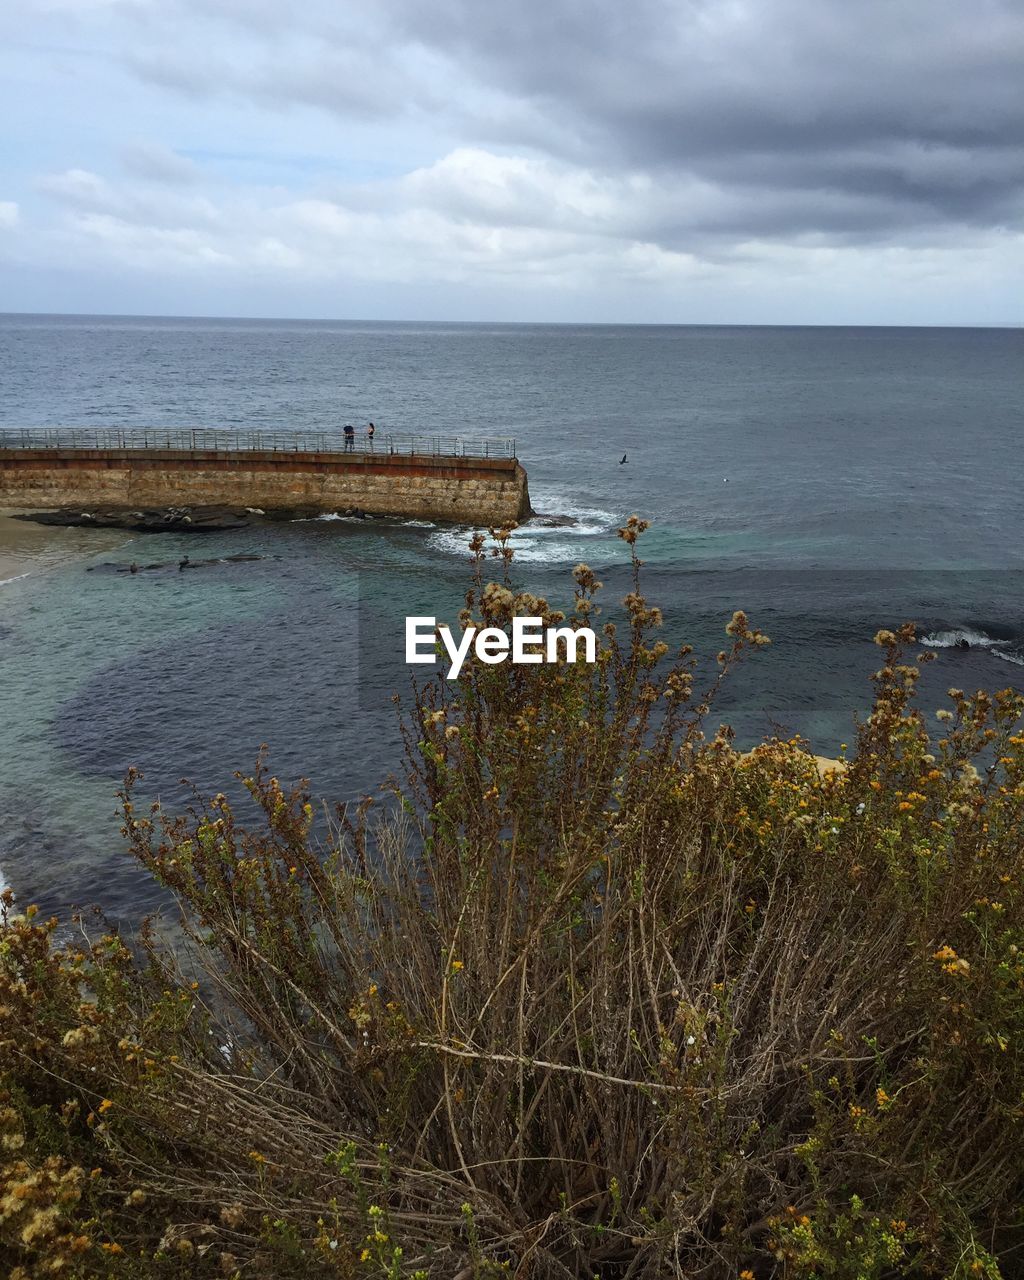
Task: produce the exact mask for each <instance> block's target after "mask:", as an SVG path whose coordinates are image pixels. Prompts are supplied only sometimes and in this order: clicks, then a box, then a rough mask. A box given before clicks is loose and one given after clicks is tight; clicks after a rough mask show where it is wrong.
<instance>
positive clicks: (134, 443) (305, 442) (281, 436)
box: [0, 427, 516, 458]
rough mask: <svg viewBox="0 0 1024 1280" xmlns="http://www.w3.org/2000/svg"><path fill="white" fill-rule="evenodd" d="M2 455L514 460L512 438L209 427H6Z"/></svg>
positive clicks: (1, 433) (1, 435) (1, 431)
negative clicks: (170, 453) (164, 452)
mask: <svg viewBox="0 0 1024 1280" xmlns="http://www.w3.org/2000/svg"><path fill="white" fill-rule="evenodd" d="M0 449H173V450H176V451H179V452H197V453H198V452H203V453H206V452H215V453H245V452H261V453H358V454H367V455H376V454H385V455H389V454H426V455H430V456H433V457H442V458H514V457H516V442H515V439H514V438H513V437H511V436H437V435H427V434H423V433H406V432H394V431H384V430H382V429H380V428H378V429H377V434H376V435H375V436H374V438H373V440H372V441H371V440H370V439H369V438H368V437H367V435H366V432H365V430H361V431H357V432H356V434H355V436H354V437H348V438H346V436H345V434H344V433H343V432H342V431H340V430H337V429H335V430H332V431H258V430H257V431H248V430H246V431H230V430H221V431H215V430H210V429H208V428H205V427H195V428H193V427H0Z"/></svg>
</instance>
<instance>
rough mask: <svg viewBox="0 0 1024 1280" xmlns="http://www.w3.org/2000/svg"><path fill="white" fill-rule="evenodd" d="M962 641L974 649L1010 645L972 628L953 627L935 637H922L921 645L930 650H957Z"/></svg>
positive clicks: (937, 632)
mask: <svg viewBox="0 0 1024 1280" xmlns="http://www.w3.org/2000/svg"><path fill="white" fill-rule="evenodd" d="M962 640H966V641H967V643H968V644H969V645H970V646H971V648H972V649H994V648H998V647H999V646H1001V645H1005V644H1008V643H1009V642H1008V641H1006V640H997V639H995V637H994V636H989V635H986V634H985V632H984V631H975V630H974V629H973V628H971V627H951V628H950V629H949V630H948V631H936V633H935V634H934V635H931V636H924V637H922V639H921V643H922V644H923V645H927V647H928V648H929V649H955V648H956V647H957V645H958V644H960V642H961V641H962Z"/></svg>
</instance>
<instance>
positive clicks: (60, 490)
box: [0, 449, 530, 525]
mask: <svg viewBox="0 0 1024 1280" xmlns="http://www.w3.org/2000/svg"><path fill="white" fill-rule="evenodd" d="M0 506H7V507H20V508H23V509H26V510H36V511H38V510H48V509H53V508H59V507H76V508H83V509H88V508H89V507H117V508H121V509H123V510H135V509H137V508H140V507H184V506H224V507H239V508H241V507H261V508H262V509H263V510H264V511H267V512H268V513H272V512H274V511H275V510H279V511H280V510H288V509H291V508H295V507H308V508H312V509H314V510H316V511H324V512H327V511H339V510H344V509H345V508H347V507H359V508H361V509H362V510H363V511H367V512H372V513H374V514H375V515H394V516H402V517H406V518H411V519H421V520H452V521H458V522H460V523H465V524H478V525H497V524H506V523H508V522H510V521H513V520H520V519H522V518H523V517H524V516H526V515H528V514H529V510H530V499H529V494H528V491H527V485H526V472H525V471H524V470H523V468H522V467H521V466H520V465H519V463H518V462H517V461H516V460H515V459H514V458H454V457H453V458H448V457H434V456H432V455H426V454H422V455H421V454H414V455H408V454H406V455H400V454H396V455H391V456H389V455H386V454H382V453H378V454H372V453H365V454H363V453H356V454H351V453H349V454H344V453H341V454H337V453H332V454H325V453H287V454H286V453H258V452H245V453H234V452H232V453H213V452H205V453H204V452H196V453H192V452H178V451H176V450H160V449H152V450H141V449H130V450H128V449H126V450H98V449H0Z"/></svg>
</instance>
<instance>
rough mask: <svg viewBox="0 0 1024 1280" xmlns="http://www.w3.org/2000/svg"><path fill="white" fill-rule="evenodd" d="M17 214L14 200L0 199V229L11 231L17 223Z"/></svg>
mask: <svg viewBox="0 0 1024 1280" xmlns="http://www.w3.org/2000/svg"><path fill="white" fill-rule="evenodd" d="M18 214H19V211H18V205H17V203H16V202H15V201H14V200H0V231H12V230H13V229H14V228H15V227H16V226H17V225H18Z"/></svg>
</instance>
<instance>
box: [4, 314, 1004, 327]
mask: <svg viewBox="0 0 1024 1280" xmlns="http://www.w3.org/2000/svg"><path fill="white" fill-rule="evenodd" d="M0 318H3V319H68V320H207V321H209V320H214V321H224V322H226V323H250V324H373V325H377V324H379V325H391V324H395V325H398V324H403V325H466V326H471V325H501V326H507V327H509V328H531V327H532V328H537V327H544V328H552V329H555V328H565V329H569V328H577V329H579V328H585V329H998V330H1003V329H1022V328H1024V320H996V321H993V320H984V321H982V320H978V321H961V322H960V323H959V324H909V323H905V322H904V323H901V322H898V321H896V322H891V323H888V324H886V323H882V322H878V321H874V322H867V321H861V322H850V321H846V322H840V321H831V322H829V321H774V322H764V321H753V320H712V321H702V320H459V319H440V318H436V317H435V318H432V319H411V320H410V319H406V320H396V319H393V318H391V319H380V318H370V317H365V316H363V317H361V316H255V315H213V314H205V315H203V314H197V315H189V314H186V313H184V312H147V311H3V310H0Z"/></svg>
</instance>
